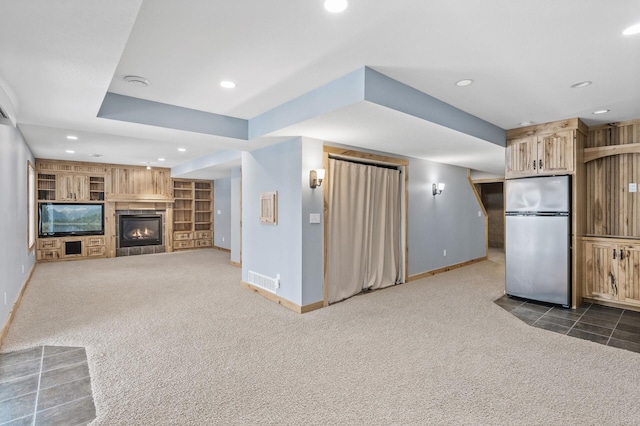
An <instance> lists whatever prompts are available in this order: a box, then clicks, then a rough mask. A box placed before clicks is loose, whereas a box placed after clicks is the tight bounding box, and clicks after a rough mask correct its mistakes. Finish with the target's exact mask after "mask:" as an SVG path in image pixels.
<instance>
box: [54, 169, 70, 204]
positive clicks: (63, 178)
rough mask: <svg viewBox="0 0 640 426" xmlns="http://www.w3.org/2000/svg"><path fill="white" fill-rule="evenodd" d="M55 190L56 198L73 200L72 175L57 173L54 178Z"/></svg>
mask: <svg viewBox="0 0 640 426" xmlns="http://www.w3.org/2000/svg"><path fill="white" fill-rule="evenodd" d="M56 190H57V193H58V194H57V195H58V196H57V199H58V200H61V201H71V200H73V175H58V177H57V179H56Z"/></svg>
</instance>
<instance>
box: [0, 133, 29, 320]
mask: <svg viewBox="0 0 640 426" xmlns="http://www.w3.org/2000/svg"><path fill="white" fill-rule="evenodd" d="M29 161H30V162H31V164H34V165H35V161H34V158H33V154H31V151H30V150H29V147H28V146H27V144H26V142H25V141H24V138H23V137H22V134H21V133H20V131H19V130H18V129H16V128H14V127H10V126H5V125H0V194H2V196H0V328H1V327H2V326H3V324H4V323H5V322H6V320H7V319H8V317H9V313H10V312H11V308H12V306H13V304H14V303H15V301H16V300H17V298H18V295H19V294H20V290H21V289H22V287H23V285H24V284H25V282H26V281H27V279H28V277H29V273H30V272H31V269H32V268H33V267H34V265H35V249H32V250H29V248H28V243H27V220H28V212H27V204H28V196H27V193H28V192H27V162H29ZM23 268H24V271H23ZM5 294H6V301H7V302H6V304H5V303H4V297H5Z"/></svg>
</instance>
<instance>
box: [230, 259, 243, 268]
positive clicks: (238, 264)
mask: <svg viewBox="0 0 640 426" xmlns="http://www.w3.org/2000/svg"><path fill="white" fill-rule="evenodd" d="M229 265H231V266H235V267H236V268H242V263H240V262H235V261H233V260H230V261H229Z"/></svg>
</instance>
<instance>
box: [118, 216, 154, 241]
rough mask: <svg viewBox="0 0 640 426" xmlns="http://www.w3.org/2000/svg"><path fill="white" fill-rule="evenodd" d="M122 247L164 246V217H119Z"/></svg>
mask: <svg viewBox="0 0 640 426" xmlns="http://www.w3.org/2000/svg"><path fill="white" fill-rule="evenodd" d="M119 225H120V226H119V242H120V247H121V248H124V247H140V246H155V245H162V216H161V215H159V214H135V215H128V214H122V215H119Z"/></svg>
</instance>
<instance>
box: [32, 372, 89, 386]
mask: <svg viewBox="0 0 640 426" xmlns="http://www.w3.org/2000/svg"><path fill="white" fill-rule="evenodd" d="M49 371H53V370H49ZM45 373H46V372H45ZM87 377H88V378H89V380H91V374H88V375H86V376H82V377H78V378H77V379H73V380H69V381H68V382H62V383H58V384H55V385H53V386H49V387H48V388H42V389H40V390H47V389H53V388H57V387H58V386H63V385H68V384H69V383H73V382H78V381H80V380H84V379H86V378H87Z"/></svg>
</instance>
